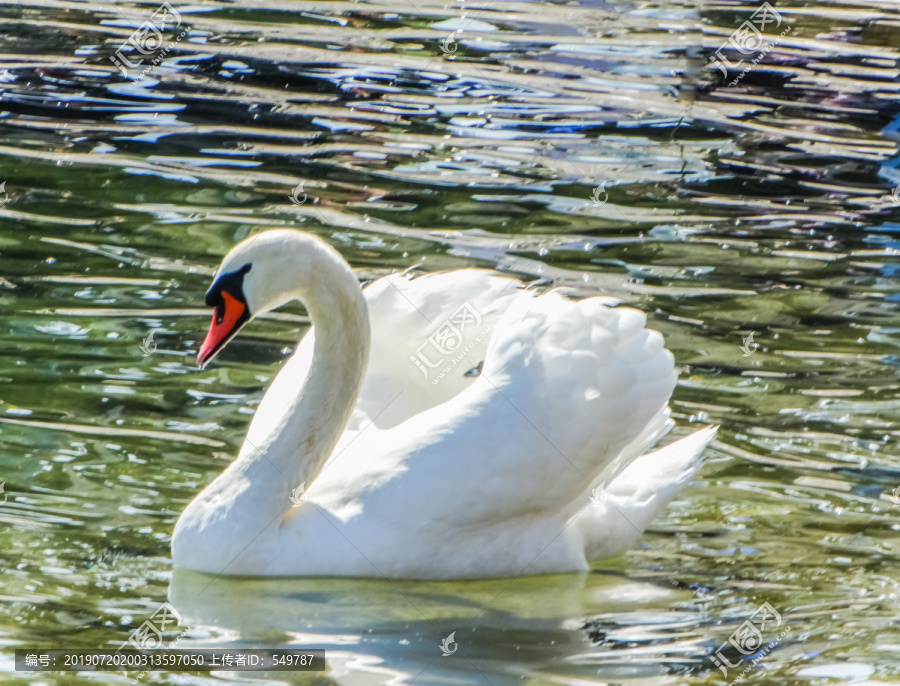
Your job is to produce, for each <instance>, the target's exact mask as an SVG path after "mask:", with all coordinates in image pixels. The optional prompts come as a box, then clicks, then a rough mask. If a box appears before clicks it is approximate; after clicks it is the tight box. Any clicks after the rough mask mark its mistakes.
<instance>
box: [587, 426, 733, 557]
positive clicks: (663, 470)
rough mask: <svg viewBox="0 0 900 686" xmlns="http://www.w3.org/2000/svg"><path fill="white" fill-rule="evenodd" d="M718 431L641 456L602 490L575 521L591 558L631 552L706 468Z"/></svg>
mask: <svg viewBox="0 0 900 686" xmlns="http://www.w3.org/2000/svg"><path fill="white" fill-rule="evenodd" d="M717 430H718V427H715V426H711V427H707V428H706V429H701V430H700V431H697V432H695V433H693V434H691V435H690V436H686V437H685V438H682V439H680V440H678V441H675V442H674V443H671V444H669V445H667V446H665V447H664V448H660V449H659V450H656V451H654V452H652V453H647V454H646V455H641V456H640V457H639V458H637V459H636V460H634V461H633V462H632V463H631V464H629V465H628V467H626V468H625V469H624V470H623V471H622V472H621V474H619V475H618V476H617V477H616V478H615V479H613V481H612V483H610V485H609V486H608V487H607V488H606V489H605V490H604V491H602V492H600V491H597V492H596V493H595V494H594V503H593V504H591V505H588V506H587V507H586V508H584V509H583V510H582V511H581V512H579V513H578V514H577V515H576V518H575V524H576V526H577V527H578V529H579V531H580V532H581V534H582V537H583V540H584V549H585V556H586V557H587V559H588V560H595V559H598V558H601V557H609V556H611V555H618V554H620V553H622V552H625V551H626V550H628V549H629V548H631V547H632V546H633V545H634V544H635V542H636V541H637V539H638V538H640V536H641V534H642V533H643V532H644V529H646V528H647V526H648V525H649V524H650V522H651V521H652V520H653V518H654V517H656V515H657V514H659V512H660V511H661V510H662V509H663V508H664V507H665V506H666V505H668V504H669V503H670V502H671V501H672V499H673V498H674V497H675V496H676V495H677V494H678V492H679V491H680V490H681V489H682V488H683V487H684V486H685V485H686V484H687V483H688V481H690V480H691V478H693V476H694V475H695V474H696V473H697V471H698V470H699V469H700V466H701V465H702V460H701V459H700V456H701V455H702V453H703V450H704V449H705V448H706V446H707V445H709V443H710V441H712V440H713V438H715V436H716V431H717Z"/></svg>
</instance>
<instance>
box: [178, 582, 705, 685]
mask: <svg viewBox="0 0 900 686" xmlns="http://www.w3.org/2000/svg"><path fill="white" fill-rule="evenodd" d="M688 595H689V594H687V593H686V592H685V591H683V590H679V589H676V588H675V587H669V586H667V585H665V584H657V583H653V582H644V581H635V580H628V579H622V578H621V577H618V576H615V575H606V574H596V573H576V574H561V575H554V576H541V577H521V578H518V579H492V580H484V581H464V582H435V581H398V580H388V579H354V578H315V577H298V578H284V577H280V578H275V577H270V578H242V577H226V576H218V577H215V576H212V575H208V574H201V573H197V572H191V571H187V570H181V569H177V570H175V572H174V573H173V575H172V578H171V581H170V587H169V602H170V603H171V605H172V606H173V607H174V608H175V610H176V611H177V612H178V613H179V614H180V615H181V624H182V625H183V626H186V627H189V631H188V634H187V636H186V637H185V638H184V639H182V640H181V641H180V642H179V644H178V647H180V648H190V647H195V648H200V647H204V648H213V647H218V648H224V647H231V648H237V647H244V648H247V647H256V648H289V647H290V648H321V649H324V650H325V654H326V665H327V667H326V669H327V671H326V672H325V673H324V674H325V675H326V676H327V677H328V678H330V679H331V680H333V681H334V682H336V683H340V684H354V685H357V684H375V683H379V684H383V683H394V684H405V683H410V682H412V681H413V680H414V679H415V680H416V683H428V684H437V683H448V684H449V683H456V684H458V683H461V682H460V678H464V679H465V680H466V682H471V683H475V682H476V681H477V682H479V683H490V684H496V685H499V684H503V683H509V684H512V683H521V677H522V676H523V675H525V674H534V673H535V672H544V673H546V672H559V671H560V670H565V665H566V664H567V663H568V664H571V663H572V662H579V661H589V660H591V659H592V657H591V656H590V655H588V654H589V653H591V652H595V651H594V650H592V647H591V639H590V637H589V635H588V632H587V630H585V624H584V621H583V620H582V619H577V620H573V619H572V618H573V617H576V618H589V617H591V616H596V615H601V614H604V615H605V614H608V613H610V612H614V611H616V610H617V609H619V610H623V611H624V612H626V613H627V612H628V611H634V610H635V606H636V605H640V606H641V607H647V605H648V604H651V605H655V604H657V603H658V604H659V605H658V606H659V607H665V606H668V605H670V604H671V603H672V602H673V600H675V599H678V598H681V597H682V596H683V597H685V598H686V597H688ZM663 614H665V613H663ZM451 633H453V634H455V635H454V636H453V638H452V640H453V641H454V642H455V643H456V646H452V645H451V648H450V649H451V650H453V653H452V654H451V655H449V656H446V657H445V656H444V655H443V653H444V652H445V651H443V650H442V643H443V642H444V640H445V639H446V638H447V637H449V636H450V634H451ZM697 652H698V653H701V652H702V650H698V651H697ZM593 659H596V656H593ZM501 665H506V666H505V667H502V668H501ZM510 665H514V667H513V668H510ZM636 667H637V666H636ZM268 674H269V675H270V677H271V678H272V679H273V680H274V681H276V682H277V681H279V680H283V681H286V682H293V681H294V680H295V679H296V675H292V674H289V673H277V674H276V673H274V672H270V673H268ZM482 675H486V677H487V678H489V679H490V681H486V680H485V678H484V676H482Z"/></svg>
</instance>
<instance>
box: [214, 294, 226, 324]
mask: <svg viewBox="0 0 900 686" xmlns="http://www.w3.org/2000/svg"><path fill="white" fill-rule="evenodd" d="M223 319H225V301H224V300H222V299H221V298H220V299H219V302H218V303H217V304H216V324H221V323H222V320H223Z"/></svg>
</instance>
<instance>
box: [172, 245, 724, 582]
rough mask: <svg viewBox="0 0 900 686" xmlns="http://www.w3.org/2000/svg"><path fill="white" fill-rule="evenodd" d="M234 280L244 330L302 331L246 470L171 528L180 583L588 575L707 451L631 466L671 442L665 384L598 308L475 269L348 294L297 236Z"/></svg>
mask: <svg viewBox="0 0 900 686" xmlns="http://www.w3.org/2000/svg"><path fill="white" fill-rule="evenodd" d="M245 264H252V268H251V269H250V270H249V272H248V274H247V279H246V280H245V282H244V293H243V295H244V296H245V297H246V300H247V303H248V305H249V308H250V311H251V312H252V313H253V314H258V313H259V311H261V309H260V308H262V309H270V308H271V307H273V306H276V305H277V304H281V303H282V302H285V301H287V300H290V299H294V298H300V299H303V300H304V301H305V302H306V304H307V307H308V308H309V310H310V314H311V316H312V318H313V323H314V329H313V331H310V332H309V333H308V334H307V336H306V337H305V338H304V340H303V341H302V342H301V343H300V345H299V346H298V348H297V350H296V352H295V353H294V355H293V356H292V357H291V358H290V359H289V360H288V362H287V363H286V364H285V367H284V369H282V370H281V372H280V373H279V374H278V376H277V377H276V379H275V380H274V381H273V383H272V385H271V387H270V388H269V390H268V391H267V393H266V395H265V397H264V398H263V400H262V402H261V404H260V406H259V408H258V410H257V412H256V416H255V417H254V419H253V422H252V424H251V427H250V430H249V432H248V435H247V441H246V443H245V445H244V447H243V448H242V450H241V454H240V456H239V457H238V459H237V460H236V461H235V463H234V464H232V465H231V467H229V469H228V470H226V472H225V473H224V474H223V475H222V476H220V477H219V478H218V479H217V480H216V481H215V482H214V483H213V484H212V485H211V486H210V487H209V488H207V489H206V491H204V492H203V493H201V494H200V495H199V496H198V497H197V499H196V500H195V501H194V502H192V503H191V504H190V505H189V506H188V508H187V509H186V510H185V513H184V514H183V515H182V517H181V519H180V520H179V522H178V525H177V526H176V531H175V536H174V538H173V558H174V560H175V563H176V565H178V566H183V567H188V568H191V569H195V570H200V571H207V572H214V573H224V574H248V575H354V576H382V575H383V576H388V577H406V578H473V577H487V576H516V575H520V574H536V573H548V572H564V571H574V570H584V569H587V568H588V560H590V559H593V558H594V557H598V556H601V555H611V554H616V553H619V552H622V551H624V550H626V549H627V548H628V547H629V546H631V545H632V544H633V543H634V541H635V540H636V539H637V538H638V536H639V535H640V533H641V532H642V531H643V529H644V528H645V527H646V526H647V524H648V523H649V522H650V520H651V519H652V518H653V516H655V514H656V513H657V512H658V511H659V510H660V509H662V508H663V507H664V506H665V505H666V504H667V503H668V502H669V501H670V500H671V499H672V498H673V497H674V495H675V494H676V493H677V491H678V490H679V489H680V488H681V487H682V486H683V485H684V484H685V483H686V482H687V480H688V479H689V478H690V477H691V475H693V474H694V473H695V471H696V469H697V468H698V467H699V464H700V463H699V456H700V453H701V452H702V450H703V448H704V447H705V446H706V444H707V443H708V442H709V441H710V440H711V439H712V437H713V435H714V430H712V429H707V430H704V431H700V432H698V433H696V434H693V435H692V436H689V437H687V438H685V439H682V440H681V441H678V442H676V443H674V444H672V445H670V446H667V447H666V448H664V449H662V450H660V451H657V452H656V453H653V454H650V455H644V456H642V457H640V456H641V455H642V453H643V452H644V451H645V450H646V449H647V447H648V446H649V445H651V444H652V443H653V442H654V441H655V440H656V439H658V438H659V436H660V435H662V434H663V433H664V432H665V431H666V430H667V429H668V428H670V426H671V422H670V420H669V412H668V409H667V404H668V400H669V397H670V395H671V393H672V390H673V388H674V386H675V382H676V374H675V370H674V364H673V359H672V355H671V354H670V353H669V352H668V351H667V350H665V348H664V347H663V341H662V337H661V336H660V334H659V333H657V332H655V331H650V330H647V329H646V328H645V324H646V320H645V317H644V315H643V314H642V313H640V312H639V311H637V310H634V309H630V308H625V307H614V306H612V305H613V303H612V301H610V300H607V299H604V298H588V299H585V300H581V301H574V300H571V299H568V298H566V297H564V296H563V295H561V294H559V293H558V292H552V291H551V292H549V293H546V294H543V295H539V294H537V293H536V292H534V291H529V290H525V289H522V288H521V287H520V284H519V283H518V282H517V281H515V280H512V279H509V278H505V277H500V276H497V275H495V274H493V273H491V272H488V271H484V270H475V269H467V270H460V271H455V272H447V273H440V274H431V275H426V276H419V277H416V278H413V277H411V276H409V275H392V276H388V277H385V278H382V279H379V280H377V281H375V282H374V283H372V284H371V285H369V286H368V287H367V288H366V289H365V290H364V291H362V293H361V294H360V291H359V288H358V286H357V285H356V284H355V283H354V282H353V280H352V272H351V271H350V269H349V267H348V266H347V265H346V263H344V262H343V260H342V259H341V258H340V256H339V255H338V254H337V253H336V252H334V251H333V250H331V249H330V248H328V247H327V246H325V244H324V243H322V242H321V241H319V240H318V239H315V238H313V237H311V236H308V235H306V234H302V233H300V232H295V231H269V232H265V233H263V234H259V235H258V236H256V237H254V238H252V239H249V240H248V241H245V242H244V243H242V244H241V245H240V246H238V247H236V248H235V249H234V250H232V252H231V253H229V255H228V256H227V257H226V258H225V261H224V262H223V266H222V268H221V269H220V271H219V275H222V274H227V273H230V272H232V271H234V270H237V269H239V268H241V267H242V266H243V265H245ZM285 272H289V273H285ZM273 274H278V276H277V277H273ZM348 275H349V276H350V278H349V279H348V278H347V277H348ZM352 289H355V292H351V291H352ZM335 293H339V296H335ZM366 319H368V322H369V324H368V325H367V324H366V321H365V320H366ZM368 326H370V327H371V339H370V340H371V343H370V342H369V340H368V336H367V335H366V333H367V328H368ZM367 353H368V361H367V362H368V363H367V364H366V356H367ZM482 362H483V365H482V366H481V369H480V373H479V372H478V370H477V367H478V365H479V363H482ZM304 379H307V380H306V382H305V383H304ZM356 387H358V388H359V392H358V399H357V398H356V397H355V396H356ZM342 413H343V414H342ZM303 482H306V484H308V488H307V489H306V491H305V494H304V495H305V496H306V501H305V502H304V503H301V504H300V505H299V506H295V505H294V503H295V501H296V496H295V494H294V489H295V488H296V487H297V485H298V484H300V483H303ZM592 494H593V495H594V496H595V497H594V500H593V501H592V500H591V498H592ZM292 495H294V496H295V497H294V499H293V500H292V499H291V496H292ZM598 495H600V496H602V497H597V496H598Z"/></svg>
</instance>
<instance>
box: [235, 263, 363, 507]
mask: <svg viewBox="0 0 900 686" xmlns="http://www.w3.org/2000/svg"><path fill="white" fill-rule="evenodd" d="M273 280H275V281H276V282H279V287H280V288H281V290H282V291H283V293H282V297H283V300H284V301H287V300H294V299H299V300H302V301H303V302H304V303H305V304H306V307H307V310H308V312H309V314H310V318H311V319H312V323H313V328H314V332H315V347H314V352H313V359H312V365H311V367H310V369H309V373H308V374H307V376H306V378H305V379H299V378H298V379H296V380H295V382H296V384H297V385H298V386H299V391H298V392H297V393H296V395H294V396H293V397H292V398H291V399H286V402H288V403H289V407H287V408H285V412H284V414H283V419H282V421H281V422H280V423H279V424H278V425H277V426H275V427H273V430H272V431H271V432H270V433H269V434H268V436H267V438H266V439H265V441H264V442H265V445H247V444H245V446H244V449H243V450H242V451H241V455H240V456H239V458H238V460H237V461H236V462H235V465H234V466H235V467H239V471H241V472H243V474H244V475H245V476H246V477H248V480H249V482H250V483H251V484H252V485H253V488H254V489H255V490H258V491H263V492H258V493H256V494H255V496H254V497H255V498H272V499H273V500H274V502H273V503H272V505H273V506H274V509H273V510H272V511H273V512H277V511H278V510H279V509H280V510H281V511H284V510H286V509H289V508H290V505H291V501H290V497H289V496H290V494H291V492H292V490H293V489H295V488H297V487H298V486H300V485H301V484H304V483H305V484H306V487H307V488H309V486H310V485H311V484H312V482H313V481H314V480H315V478H316V476H317V475H318V474H319V472H320V471H321V469H322V467H323V466H324V465H325V462H326V461H327V460H328V458H329V457H330V456H331V454H332V452H333V451H334V448H335V446H336V445H337V442H338V440H339V439H340V437H341V435H342V433H343V430H344V428H345V427H346V425H347V422H348V420H349V419H350V415H351V414H352V412H353V409H354V407H355V406H356V401H357V398H358V396H359V390H360V386H361V385H362V380H363V376H364V374H365V371H366V366H367V364H368V359H369V347H370V331H369V315H368V308H367V306H366V302H365V299H364V297H363V295H362V291H361V289H360V286H359V281H358V280H357V278H356V276H355V275H354V274H353V271H352V270H351V269H350V267H349V265H348V264H347V263H346V262H344V260H343V259H342V258H341V257H340V256H339V255H338V254H337V253H336V252H334V251H333V250H331V249H330V248H328V249H321V250H316V251H315V252H314V254H313V255H312V258H311V259H310V262H309V263H308V264H306V265H305V266H304V269H303V270H302V273H297V270H293V271H291V270H282V272H281V273H279V274H277V275H273ZM279 409H280V408H279ZM273 468H274V469H273ZM275 470H277V472H280V473H281V476H279V475H278V474H277V473H276V472H275ZM282 477H283V478H282Z"/></svg>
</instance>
